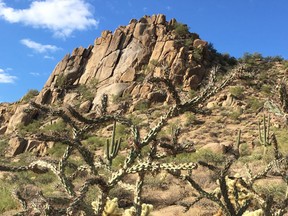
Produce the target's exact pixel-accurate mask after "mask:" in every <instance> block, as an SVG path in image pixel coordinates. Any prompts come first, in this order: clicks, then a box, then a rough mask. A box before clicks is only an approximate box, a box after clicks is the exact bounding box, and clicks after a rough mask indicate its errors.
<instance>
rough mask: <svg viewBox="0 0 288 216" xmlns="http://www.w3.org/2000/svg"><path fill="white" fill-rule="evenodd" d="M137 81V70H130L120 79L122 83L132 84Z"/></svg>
mask: <svg viewBox="0 0 288 216" xmlns="http://www.w3.org/2000/svg"><path fill="white" fill-rule="evenodd" d="M134 79H135V69H134V68H131V67H130V68H128V69H127V70H126V71H125V72H124V73H123V75H122V76H121V78H120V81H122V82H132V81H134Z"/></svg>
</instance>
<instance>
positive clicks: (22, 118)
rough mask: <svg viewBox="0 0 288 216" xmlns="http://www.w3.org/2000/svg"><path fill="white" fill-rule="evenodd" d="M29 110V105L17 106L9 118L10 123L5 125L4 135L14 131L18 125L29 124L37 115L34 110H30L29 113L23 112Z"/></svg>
mask: <svg viewBox="0 0 288 216" xmlns="http://www.w3.org/2000/svg"><path fill="white" fill-rule="evenodd" d="M27 108H29V104H24V105H19V106H18V107H17V109H16V111H15V113H14V115H13V116H12V117H11V118H10V121H9V123H8V125H7V130H6V132H5V133H6V134H9V133H12V132H13V131H15V130H16V129H17V128H18V127H19V126H20V125H27V124H29V123H30V122H31V121H32V120H33V118H34V117H35V115H37V111H36V110H31V111H30V112H25V110H26V109H27Z"/></svg>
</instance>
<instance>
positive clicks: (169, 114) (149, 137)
mask: <svg viewBox="0 0 288 216" xmlns="http://www.w3.org/2000/svg"><path fill="white" fill-rule="evenodd" d="M176 110H177V106H173V107H171V108H170V109H169V111H168V112H167V113H166V114H165V115H164V116H162V117H161V119H160V121H159V122H158V124H157V125H156V126H155V127H154V128H152V129H151V130H150V131H149V133H148V134H147V136H146V137H145V138H144V139H143V140H142V141H141V145H142V147H144V146H146V145H148V143H150V142H151V141H152V140H153V139H154V138H155V137H156V136H157V134H158V133H159V131H160V130H161V129H162V128H163V127H164V126H165V125H166V124H167V120H168V119H169V118H170V117H172V116H173V114H174V113H175V111H176Z"/></svg>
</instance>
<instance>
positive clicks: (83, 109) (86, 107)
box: [79, 100, 92, 113]
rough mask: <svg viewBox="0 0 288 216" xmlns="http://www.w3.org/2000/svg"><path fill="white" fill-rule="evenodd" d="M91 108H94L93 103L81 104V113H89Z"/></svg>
mask: <svg viewBox="0 0 288 216" xmlns="http://www.w3.org/2000/svg"><path fill="white" fill-rule="evenodd" d="M91 107H92V102H91V101H89V100H87V101H85V102H84V103H82V104H80V106H79V109H80V110H81V112H83V113H87V112H89V111H90V110H91Z"/></svg>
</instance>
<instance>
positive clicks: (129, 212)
mask: <svg viewBox="0 0 288 216" xmlns="http://www.w3.org/2000/svg"><path fill="white" fill-rule="evenodd" d="M152 210H153V205H151V204H146V203H143V204H142V211H141V215H140V216H151V212H152ZM135 213H136V209H135V208H134V207H131V208H129V209H126V210H125V211H124V214H123V215H122V216H135Z"/></svg>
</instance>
